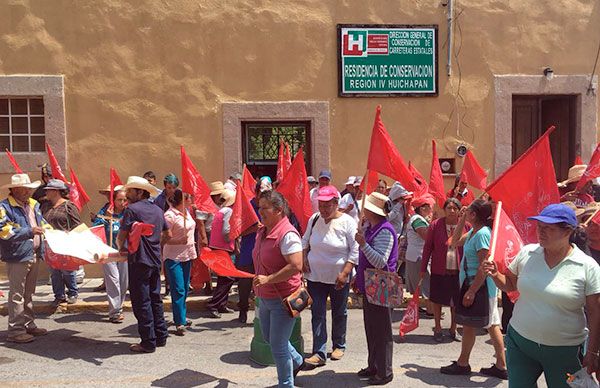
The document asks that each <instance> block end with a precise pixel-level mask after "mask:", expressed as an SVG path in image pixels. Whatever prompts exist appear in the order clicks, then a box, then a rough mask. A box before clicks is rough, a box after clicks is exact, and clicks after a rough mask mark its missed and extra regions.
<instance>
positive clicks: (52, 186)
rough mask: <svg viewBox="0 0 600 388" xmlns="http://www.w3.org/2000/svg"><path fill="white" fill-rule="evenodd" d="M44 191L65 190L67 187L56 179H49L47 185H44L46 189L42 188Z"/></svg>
mask: <svg viewBox="0 0 600 388" xmlns="http://www.w3.org/2000/svg"><path fill="white" fill-rule="evenodd" d="M44 189H46V190H67V185H65V182H63V181H61V180H58V179H50V180H49V181H48V184H47V185H46V187H44Z"/></svg>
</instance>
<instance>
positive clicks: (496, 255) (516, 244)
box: [490, 201, 525, 303]
mask: <svg viewBox="0 0 600 388" xmlns="http://www.w3.org/2000/svg"><path fill="white" fill-rule="evenodd" d="M524 245H525V244H523V240H522V239H521V236H520V235H519V232H518V231H517V228H515V225H514V224H513V223H512V221H511V220H510V218H508V216H507V215H506V213H505V212H504V210H503V209H502V201H500V202H498V203H497V204H496V214H495V216H494V226H493V227H492V239H491V241H490V257H491V258H492V260H494V261H495V262H496V267H497V268H498V271H500V272H501V273H503V274H505V273H506V271H508V265H509V264H510V263H512V261H513V260H514V259H515V257H516V256H517V254H518V253H519V251H520V250H521V248H523V246H524ZM508 297H509V298H510V300H511V301H512V302H513V303H514V302H515V301H516V300H517V299H518V298H519V293H518V292H509V293H508Z"/></svg>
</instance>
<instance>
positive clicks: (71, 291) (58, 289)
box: [50, 268, 79, 300]
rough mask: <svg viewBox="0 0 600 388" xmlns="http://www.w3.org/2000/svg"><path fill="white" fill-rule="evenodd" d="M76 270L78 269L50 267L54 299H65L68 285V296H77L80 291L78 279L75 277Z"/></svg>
mask: <svg viewBox="0 0 600 388" xmlns="http://www.w3.org/2000/svg"><path fill="white" fill-rule="evenodd" d="M76 272H77V271H65V270H61V269H54V268H51V269H50V277H51V278H52V291H53V292H54V299H58V300H62V299H65V286H66V287H67V296H69V297H71V296H74V297H77V295H78V294H79V291H78V289H77V281H76V279H75V273H76Z"/></svg>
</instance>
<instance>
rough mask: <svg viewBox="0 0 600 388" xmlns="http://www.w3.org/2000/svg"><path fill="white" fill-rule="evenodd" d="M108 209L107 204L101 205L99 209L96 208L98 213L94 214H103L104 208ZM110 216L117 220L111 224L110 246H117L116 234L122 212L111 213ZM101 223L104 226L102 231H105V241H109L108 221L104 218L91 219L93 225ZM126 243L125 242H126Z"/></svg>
mask: <svg viewBox="0 0 600 388" xmlns="http://www.w3.org/2000/svg"><path fill="white" fill-rule="evenodd" d="M107 209H108V204H106V205H104V206H102V208H101V209H100V210H98V214H96V216H105V215H106V210H107ZM112 218H116V219H117V220H114V221H113V224H112V235H113V243H112V247H113V248H115V249H119V248H117V235H118V234H119V229H120V227H121V220H122V219H123V212H121V213H119V214H113V215H112ZM98 225H102V226H104V233H106V243H107V244H108V242H110V221H109V220H106V219H104V218H100V217H96V218H95V219H94V221H93V226H98ZM126 244H127V243H126Z"/></svg>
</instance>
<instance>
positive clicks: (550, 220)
mask: <svg viewBox="0 0 600 388" xmlns="http://www.w3.org/2000/svg"><path fill="white" fill-rule="evenodd" d="M527 219H528V220H535V221H540V222H543V223H545V224H558V223H561V222H564V223H566V224H569V225H571V226H572V227H574V228H576V227H577V216H576V215H575V211H574V210H573V209H571V208H570V207H568V206H567V205H565V204H562V203H553V204H552V205H548V206H546V207H545V208H544V210H542V212H541V213H540V214H539V215H537V216H534V217H528V218H527Z"/></svg>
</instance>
